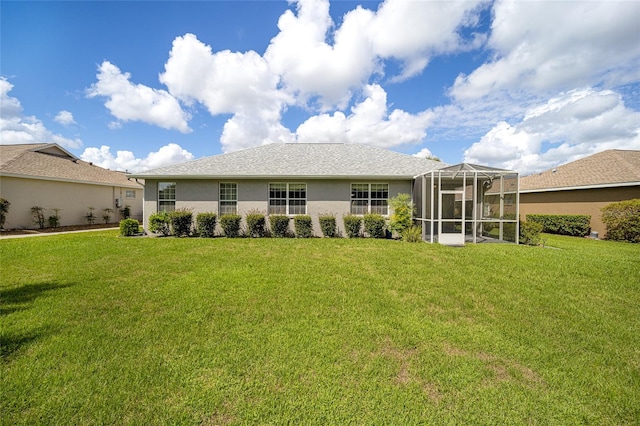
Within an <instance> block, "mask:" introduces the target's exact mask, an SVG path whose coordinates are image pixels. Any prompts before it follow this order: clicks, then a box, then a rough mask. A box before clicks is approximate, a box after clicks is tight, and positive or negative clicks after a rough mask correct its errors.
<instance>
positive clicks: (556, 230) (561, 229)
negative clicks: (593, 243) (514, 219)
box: [526, 214, 591, 237]
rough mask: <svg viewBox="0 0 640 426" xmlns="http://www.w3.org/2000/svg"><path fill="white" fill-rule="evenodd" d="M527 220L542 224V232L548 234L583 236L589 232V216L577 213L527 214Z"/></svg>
mask: <svg viewBox="0 0 640 426" xmlns="http://www.w3.org/2000/svg"><path fill="white" fill-rule="evenodd" d="M526 219H527V222H536V223H539V224H541V225H542V232H547V233H549V234H560V235H570V236H573V237H584V236H587V235H589V232H591V216H588V215H577V214H562V215H561V214H528V215H527V216H526Z"/></svg>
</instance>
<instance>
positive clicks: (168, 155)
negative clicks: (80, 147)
mask: <svg viewBox="0 0 640 426" xmlns="http://www.w3.org/2000/svg"><path fill="white" fill-rule="evenodd" d="M81 158H82V159H83V160H84V161H88V162H92V163H93V164H96V165H98V166H100V167H104V168H106V169H111V170H122V171H129V172H141V171H144V170H149V169H155V168H157V167H162V166H168V165H170V164H176V163H181V162H184V161H189V160H193V154H191V153H190V152H189V151H187V150H185V149H183V148H182V147H180V145H177V144H175V143H170V144H168V145H165V146H163V147H162V148H160V149H159V150H158V151H156V152H151V153H149V154H148V155H147V156H146V157H145V158H136V157H135V155H134V154H133V152H131V151H117V152H116V155H115V156H114V155H113V154H112V153H111V147H109V146H106V145H102V146H101V147H100V148H94V147H92V148H86V149H85V150H84V152H83V153H82V155H81Z"/></svg>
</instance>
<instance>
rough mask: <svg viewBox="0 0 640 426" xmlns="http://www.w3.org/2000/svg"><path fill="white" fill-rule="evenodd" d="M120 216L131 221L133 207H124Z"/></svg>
mask: <svg viewBox="0 0 640 426" xmlns="http://www.w3.org/2000/svg"><path fill="white" fill-rule="evenodd" d="M120 214H121V215H122V218H123V219H129V218H130V217H131V207H129V206H124V207H123V208H121V209H120Z"/></svg>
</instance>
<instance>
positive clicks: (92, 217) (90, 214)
mask: <svg viewBox="0 0 640 426" xmlns="http://www.w3.org/2000/svg"><path fill="white" fill-rule="evenodd" d="M87 210H88V211H87V214H85V215H84V218H85V219H87V223H88V224H89V225H93V224H94V223H96V215H95V213H93V211H94V210H95V207H87Z"/></svg>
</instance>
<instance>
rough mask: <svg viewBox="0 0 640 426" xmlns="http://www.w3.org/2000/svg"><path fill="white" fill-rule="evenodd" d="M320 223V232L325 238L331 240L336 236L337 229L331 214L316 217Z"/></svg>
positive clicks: (334, 218)
mask: <svg viewBox="0 0 640 426" xmlns="http://www.w3.org/2000/svg"><path fill="white" fill-rule="evenodd" d="M318 221H319V222H320V230H321V231H322V235H324V236H325V237H329V238H333V237H335V236H336V235H337V234H338V227H337V225H336V217H335V216H334V215H332V214H328V213H325V214H322V215H320V216H319V217H318Z"/></svg>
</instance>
